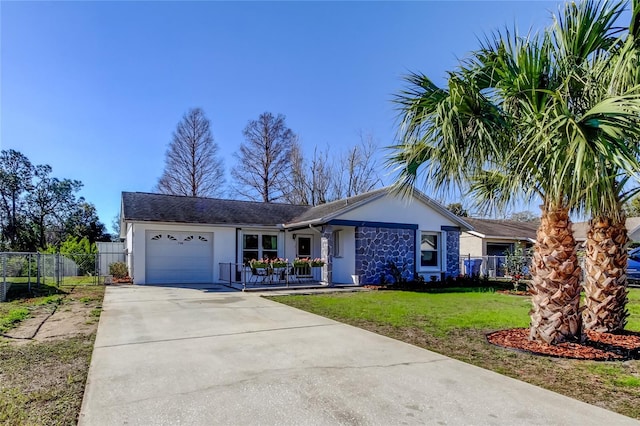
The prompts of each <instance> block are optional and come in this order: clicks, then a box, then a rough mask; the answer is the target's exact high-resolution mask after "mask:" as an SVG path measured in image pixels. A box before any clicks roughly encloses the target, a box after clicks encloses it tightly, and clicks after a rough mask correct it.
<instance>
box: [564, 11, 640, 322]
mask: <svg viewBox="0 0 640 426" xmlns="http://www.w3.org/2000/svg"><path fill="white" fill-rule="evenodd" d="M639 36H640V1H637V0H636V1H634V2H633V8H632V10H631V23H630V25H629V29H628V33H627V34H626V39H623V38H622V37H621V38H619V39H618V40H617V41H616V42H615V43H614V44H613V45H612V47H611V48H610V49H609V51H606V52H602V55H601V56H602V59H603V60H599V61H598V62H597V64H598V66H596V67H594V71H595V72H594V73H593V74H592V75H587V76H583V78H582V79H581V80H582V81H586V82H587V85H588V86H590V87H593V88H597V89H598V90H592V91H593V92H595V93H597V92H598V91H603V92H605V93H608V94H624V93H627V92H629V91H632V90H634V89H637V88H638V86H639V85H640V68H639V67H638V63H639V62H640V41H639V39H638V37H639ZM565 50H569V49H565ZM603 82H606V83H607V84H602V83H603ZM599 96H600V97H602V96H603V95H602V94H599ZM624 142H625V143H628V144H630V145H634V144H637V140H635V141H634V140H627V141H624ZM597 164H599V165H600V166H601V169H602V171H601V173H600V179H596V180H594V184H593V185H592V186H591V187H589V188H588V191H591V192H592V195H591V196H588V197H586V202H587V203H591V204H587V205H586V206H585V207H586V210H588V211H591V212H592V215H593V218H592V219H591V221H590V226H589V230H588V232H587V240H586V242H585V249H586V255H585V270H586V271H585V280H584V284H583V286H584V289H585V309H584V311H583V321H584V327H585V329H590V330H594V331H598V332H616V331H621V330H623V329H624V327H625V325H626V318H627V316H628V312H627V310H626V305H627V293H628V292H627V277H626V269H627V244H628V242H629V238H628V236H627V229H626V226H625V213H624V210H623V208H622V206H623V203H624V201H625V199H627V198H629V197H630V196H632V195H633V194H634V191H631V192H626V193H625V186H626V183H627V181H628V180H629V179H630V176H629V175H628V174H624V172H623V171H620V170H617V169H616V168H615V167H613V166H612V165H611V164H610V163H607V162H606V161H599V162H598V163H597Z"/></svg>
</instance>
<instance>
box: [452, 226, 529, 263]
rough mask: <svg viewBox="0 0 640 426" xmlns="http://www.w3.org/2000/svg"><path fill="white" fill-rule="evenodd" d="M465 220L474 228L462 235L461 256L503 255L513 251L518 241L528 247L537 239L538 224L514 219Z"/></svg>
mask: <svg viewBox="0 0 640 426" xmlns="http://www.w3.org/2000/svg"><path fill="white" fill-rule="evenodd" d="M464 220H465V222H467V223H468V224H469V225H471V226H472V227H473V230H470V231H466V232H463V233H462V234H461V235H460V256H461V257H463V258H464V257H472V258H473V257H476V258H477V257H482V256H503V255H504V253H505V251H507V250H509V251H513V249H514V248H515V246H516V244H517V243H520V244H522V245H523V246H525V247H526V248H528V247H533V244H534V243H535V241H536V232H537V229H538V224H537V223H535V222H518V221H514V220H493V219H472V218H468V217H465V218H464Z"/></svg>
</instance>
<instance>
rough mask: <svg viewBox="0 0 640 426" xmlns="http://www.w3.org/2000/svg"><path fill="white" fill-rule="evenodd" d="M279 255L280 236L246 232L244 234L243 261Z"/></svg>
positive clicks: (273, 257)
mask: <svg viewBox="0 0 640 426" xmlns="http://www.w3.org/2000/svg"><path fill="white" fill-rule="evenodd" d="M276 257H278V236H277V235H266V234H265V235H263V234H244V235H243V236H242V262H243V263H244V264H245V265H246V264H248V263H249V262H250V261H251V260H259V259H265V258H266V259H275V258H276Z"/></svg>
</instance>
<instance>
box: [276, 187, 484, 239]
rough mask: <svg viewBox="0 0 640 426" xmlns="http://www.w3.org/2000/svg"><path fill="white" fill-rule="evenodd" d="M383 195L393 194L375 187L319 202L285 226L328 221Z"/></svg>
mask: <svg viewBox="0 0 640 426" xmlns="http://www.w3.org/2000/svg"><path fill="white" fill-rule="evenodd" d="M385 196H394V194H393V192H392V190H391V189H390V188H389V187H385V188H380V189H376V190H373V191H369V192H366V193H364V194H360V195H356V196H354V197H349V198H344V199H342V200H338V201H333V202H331V203H326V204H321V205H319V206H315V207H312V208H310V209H309V210H307V211H305V212H304V213H302V214H301V215H300V216H298V217H296V218H294V219H293V220H292V221H291V222H289V223H287V225H286V226H285V227H286V228H295V227H300V226H307V225H314V224H322V223H326V222H328V221H330V220H331V219H333V218H335V217H337V216H340V215H342V214H344V213H346V212H348V211H351V210H353V209H357V208H358V207H360V206H363V205H365V204H367V203H370V202H372V201H374V200H377V199H379V198H382V197H385ZM412 196H413V197H414V198H416V199H417V200H419V201H421V202H422V203H424V204H426V205H427V206H429V207H430V208H432V209H434V210H435V211H436V212H438V213H440V214H441V215H443V216H445V217H446V218H448V219H449V220H451V221H452V222H453V223H455V224H456V225H458V226H460V228H461V229H462V230H464V231H467V230H471V229H473V226H471V225H469V223H467V222H466V221H465V220H463V219H461V218H460V217H458V216H456V215H455V214H453V213H451V212H450V211H449V210H447V209H446V208H444V207H443V206H442V205H441V204H440V203H438V202H436V201H434V200H433V199H431V198H429V197H427V196H426V195H425V194H423V193H422V192H420V191H418V190H417V189H414V190H413V194H412Z"/></svg>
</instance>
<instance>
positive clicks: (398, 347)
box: [80, 286, 638, 425]
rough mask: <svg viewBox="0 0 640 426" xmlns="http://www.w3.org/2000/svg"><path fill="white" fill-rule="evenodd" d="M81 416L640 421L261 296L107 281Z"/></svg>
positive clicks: (119, 419) (88, 421)
mask: <svg viewBox="0 0 640 426" xmlns="http://www.w3.org/2000/svg"><path fill="white" fill-rule="evenodd" d="M80 424H81V425H122V424H127V425H166V424H185V425H214V424H220V425H253V424H256V425H257V424H261V425H294V424H295V425H325V424H326V425H333V424H348V425H395V424H434V425H436V424H438V425H485V424H486V425H518V424H522V425H532V424H538V425H603V424H607V425H624V424H638V422H636V421H635V420H632V419H629V418H627V417H623V416H620V415H618V414H615V413H612V412H610V411H606V410H603V409H601V408H597V407H595V406H592V405H588V404H584V403H582V402H578V401H576V400H573V399H570V398H567V397H564V396H561V395H558V394H556V393H553V392H549V391H546V390H543V389H540V388H537V387H535V386H531V385H528V384H526V383H523V382H520V381H517V380H514V379H510V378H507V377H504V376H501V375H499V374H496V373H493V372H490V371H487V370H483V369H481V368H477V367H474V366H471V365H468V364H464V363H462V362H459V361H455V360H452V359H450V358H447V357H445V356H442V355H438V354H435V353H433V352H430V351H427V350H423V349H420V348H417V347H415V346H411V345H408V344H405V343H402V342H399V341H396V340H393V339H390V338H387V337H383V336H379V335H376V334H374V333H370V332H367V331H364V330H360V329H358V328H354V327H351V326H348V325H344V324H341V323H338V322H335V321H331V320H328V319H326V318H323V317H319V316H316V315H313V314H309V313H306V312H302V311H299V310H297V309H293V308H290V307H287V306H283V305H280V304H278V303H274V302H271V301H269V300H266V299H263V298H261V297H259V296H258V295H256V294H243V293H235V292H233V293H228V292H226V293H225V292H215V291H210V290H203V289H189V288H170V287H142V286H139V287H138V286H127V287H109V288H107V292H106V295H105V301H104V311H103V313H102V317H101V318H100V325H99V328H98V336H97V340H96V343H95V349H94V352H93V359H92V361H91V368H90V371H89V378H88V383H87V389H86V392H85V396H84V401H83V405H82V411H81V414H80Z"/></svg>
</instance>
